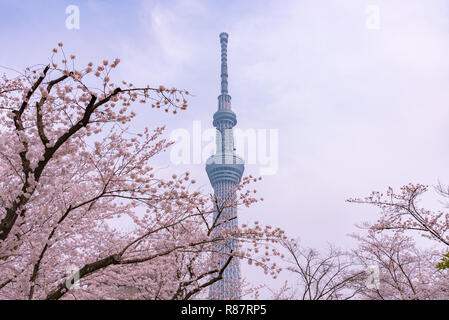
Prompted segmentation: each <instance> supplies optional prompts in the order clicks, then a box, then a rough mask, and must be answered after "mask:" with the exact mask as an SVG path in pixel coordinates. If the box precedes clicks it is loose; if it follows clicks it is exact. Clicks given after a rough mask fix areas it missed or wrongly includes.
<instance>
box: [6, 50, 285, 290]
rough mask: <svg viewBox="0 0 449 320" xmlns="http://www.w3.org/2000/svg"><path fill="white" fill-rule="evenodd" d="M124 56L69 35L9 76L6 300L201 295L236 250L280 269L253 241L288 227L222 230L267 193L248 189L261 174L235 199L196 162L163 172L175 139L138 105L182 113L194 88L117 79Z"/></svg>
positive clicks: (238, 255)
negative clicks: (69, 46)
mask: <svg viewBox="0 0 449 320" xmlns="http://www.w3.org/2000/svg"><path fill="white" fill-rule="evenodd" d="M119 62H120V60H119V59H115V60H114V61H113V62H109V61H108V60H104V61H102V62H101V63H100V64H98V65H97V64H94V63H88V64H87V65H86V66H84V67H79V66H77V65H76V57H75V56H74V55H71V56H69V57H68V56H66V54H65V52H64V50H63V45H62V43H60V44H59V45H58V48H55V49H53V55H52V56H51V58H50V61H49V63H48V64H46V65H37V66H34V67H29V68H26V69H25V70H24V72H20V73H18V75H17V76H15V77H7V76H6V75H5V76H3V77H2V79H1V82H0V128H1V135H0V140H1V141H0V274H1V275H2V276H1V279H0V299H61V298H64V299H91V298H95V299H98V298H100V299H130V298H131V299H191V298H201V297H204V296H205V294H204V292H205V289H206V288H208V286H210V285H211V284H213V283H214V282H216V281H219V280H220V279H221V278H222V274H223V272H224V270H225V269H226V267H227V266H228V265H229V263H230V261H231V260H232V259H246V260H247V261H250V262H251V263H252V262H256V264H257V265H258V266H259V267H261V268H263V269H264V270H265V272H266V273H269V274H271V275H272V276H276V274H277V273H278V272H279V268H277V266H276V265H275V263H272V262H271V261H270V260H269V259H268V260H267V257H269V256H273V255H277V254H278V252H276V251H273V250H271V251H269V252H268V251H267V252H266V253H263V252H261V253H260V254H259V255H258V254H256V253H255V252H254V251H252V252H251V251H248V250H247V249H245V246H244V244H245V243H248V244H251V245H254V247H256V248H258V247H259V246H263V247H262V248H264V247H265V246H266V245H267V244H271V243H273V242H276V241H278V240H279V239H283V238H284V237H285V236H284V234H283V231H282V230H280V229H279V228H271V227H262V226H260V225H259V224H254V225H252V226H243V227H242V228H239V229H238V230H226V228H218V227H219V226H220V225H221V224H222V223H223V217H221V220H217V219H216V220H215V221H214V220H213V218H212V217H213V212H214V211H218V212H219V213H220V212H225V211H226V210H225V209H226V208H227V207H229V206H240V205H244V206H250V205H252V204H253V203H255V202H257V201H259V199H256V198H255V197H254V196H253V195H254V192H253V190H251V189H250V188H251V185H250V184H251V183H254V181H255V180H257V179H256V178H249V177H246V178H244V179H243V180H242V183H241V184H240V185H239V186H238V188H237V189H238V190H237V193H236V194H235V195H233V197H232V199H229V201H218V200H220V199H214V198H213V197H212V196H210V195H208V194H204V193H203V192H202V191H201V190H200V189H196V188H195V187H194V184H195V180H194V179H192V177H191V176H190V174H189V172H185V173H183V174H180V175H179V174H178V175H176V174H173V175H172V176H171V177H170V178H168V179H167V178H162V177H160V176H158V173H157V170H156V169H155V168H153V167H152V160H153V158H154V157H155V156H157V155H158V154H160V153H161V152H162V151H164V150H166V149H167V148H169V147H170V145H171V142H170V141H168V140H166V139H165V138H164V136H163V131H164V127H163V126H160V127H156V128H154V129H153V130H150V129H149V128H145V129H144V130H143V131H142V132H139V133H132V132H130V131H129V130H128V128H129V126H130V125H132V121H133V119H134V118H135V117H136V113H135V112H134V111H132V106H134V105H135V104H138V103H140V104H143V105H149V106H151V107H152V108H154V109H163V110H165V112H172V113H173V114H176V113H178V112H180V111H183V110H185V109H186V108H187V100H186V98H187V96H188V95H189V93H188V92H187V91H185V90H178V89H176V88H171V89H168V88H165V87H163V86H156V87H152V86H150V85H146V86H142V87H137V86H134V85H133V84H132V83H130V82H127V81H121V82H120V84H118V82H114V81H113V80H112V77H113V75H112V74H113V72H112V71H113V70H114V68H116V67H117V66H118V64H119ZM218 204H220V205H218ZM225 222H226V217H225ZM122 223H125V224H127V225H128V226H130V227H129V228H121V227H120V225H121V224H122ZM229 239H237V240H238V241H239V246H238V250H236V251H235V252H230V253H228V254H227V255H226V257H224V259H225V261H226V263H224V264H223V265H222V266H221V267H217V263H216V261H213V260H211V258H210V257H211V256H212V254H213V253H214V251H216V248H217V244H220V243H225V242H226V241H229ZM267 248H268V246H267ZM261 251H263V250H262V249H261ZM222 258H223V257H222Z"/></svg>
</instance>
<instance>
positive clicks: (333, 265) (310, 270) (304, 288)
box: [274, 239, 364, 300]
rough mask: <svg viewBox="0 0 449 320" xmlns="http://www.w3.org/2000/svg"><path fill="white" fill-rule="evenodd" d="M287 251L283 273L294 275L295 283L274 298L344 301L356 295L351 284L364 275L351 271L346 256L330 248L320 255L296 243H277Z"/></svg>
mask: <svg viewBox="0 0 449 320" xmlns="http://www.w3.org/2000/svg"><path fill="white" fill-rule="evenodd" d="M281 243H282V245H283V247H284V248H285V249H286V250H287V256H286V258H285V259H284V260H285V261H286V262H287V264H288V267H287V270H288V271H290V272H292V273H293V274H295V275H296V278H297V283H296V284H290V287H289V286H288V285H287V284H285V285H284V286H283V287H281V289H280V290H278V291H276V292H275V294H274V298H279V299H299V300H348V299H351V298H353V297H355V296H356V295H357V294H358V288H356V286H353V285H352V283H353V282H355V281H359V280H360V279H361V278H364V272H362V271H360V270H359V268H356V267H354V263H353V262H352V260H351V257H350V255H348V254H347V253H345V252H343V251H342V250H340V249H338V248H335V247H334V246H332V245H330V246H329V248H328V250H327V251H326V252H324V253H320V252H319V251H318V250H316V249H313V248H305V247H302V246H301V245H300V244H299V242H298V241H297V240H293V239H291V240H284V241H282V242H281Z"/></svg>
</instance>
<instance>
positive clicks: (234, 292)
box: [206, 32, 244, 300]
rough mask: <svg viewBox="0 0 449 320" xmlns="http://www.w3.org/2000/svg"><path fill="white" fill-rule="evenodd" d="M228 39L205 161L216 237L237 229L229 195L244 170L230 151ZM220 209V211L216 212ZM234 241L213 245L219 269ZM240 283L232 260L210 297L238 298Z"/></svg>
mask: <svg viewBox="0 0 449 320" xmlns="http://www.w3.org/2000/svg"><path fill="white" fill-rule="evenodd" d="M228 37H229V36H228V34H227V33H224V32H223V33H221V34H220V45H221V94H220V95H219V96H218V111H217V112H215V114H214V117H213V125H214V127H215V128H217V137H216V143H217V152H216V154H215V155H212V156H211V157H210V158H209V159H208V160H207V162H206V172H207V175H208V177H209V180H210V183H211V185H212V187H213V189H214V196H215V197H216V199H217V204H218V205H217V208H216V209H215V213H214V216H213V219H214V221H215V220H217V221H218V222H219V223H220V224H219V226H218V228H217V230H218V232H216V234H219V233H221V232H223V231H224V230H225V229H226V228H230V229H231V230H233V229H237V226H238V221H237V208H236V207H235V206H234V205H233V203H234V200H233V196H234V195H235V191H236V186H237V184H238V183H239V182H240V179H241V178H242V174H243V171H244V161H243V159H242V158H240V157H238V156H236V155H235V149H234V135H233V131H232V128H233V127H234V126H235V125H236V124H237V117H236V115H235V113H234V112H233V111H232V110H231V96H230V95H229V93H228V65H227V46H228ZM223 207H224V209H223V210H220V209H221V208H223ZM218 208H220V209H218ZM220 212H221V213H220ZM218 215H219V217H218V219H217V216H218ZM236 242H237V240H235V239H229V240H226V241H225V242H224V243H223V244H220V245H216V247H215V249H216V251H217V252H218V253H217V254H215V256H216V257H217V258H218V261H219V263H218V265H219V267H221V266H223V265H224V263H226V261H227V260H228V255H227V254H229V253H230V252H232V251H234V250H235V248H236ZM240 280H241V277H240V264H239V261H238V260H237V259H236V258H234V259H232V260H231V262H230V264H229V265H228V267H227V268H226V270H225V271H224V273H223V279H222V280H220V281H218V282H215V283H214V284H213V285H212V286H211V288H210V293H209V296H210V298H211V299H217V300H225V299H240V297H241V288H240Z"/></svg>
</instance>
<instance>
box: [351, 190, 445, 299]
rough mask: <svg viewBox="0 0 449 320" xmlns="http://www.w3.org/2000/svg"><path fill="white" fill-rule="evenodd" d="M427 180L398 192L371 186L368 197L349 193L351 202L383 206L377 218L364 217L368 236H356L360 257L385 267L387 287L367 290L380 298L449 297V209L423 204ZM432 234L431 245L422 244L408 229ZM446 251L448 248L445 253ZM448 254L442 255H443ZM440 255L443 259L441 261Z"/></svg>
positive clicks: (442, 193)
mask: <svg viewBox="0 0 449 320" xmlns="http://www.w3.org/2000/svg"><path fill="white" fill-rule="evenodd" d="M436 190H437V192H438V193H439V194H440V195H442V196H443V197H446V198H449V189H448V188H445V187H443V186H442V185H441V184H439V185H438V186H437V187H436ZM427 191H428V186H425V185H422V184H408V185H405V186H403V187H401V188H400V190H399V192H395V191H394V190H393V188H391V187H389V188H388V189H387V191H386V192H385V193H381V192H372V193H371V195H370V196H368V197H365V198H354V199H349V200H348V201H349V202H351V203H360V204H370V205H374V206H376V207H378V208H380V217H379V218H378V220H377V221H376V222H374V223H365V224H364V226H363V227H365V228H367V229H368V232H369V236H367V237H365V238H364V237H360V236H356V238H357V239H358V240H359V241H360V243H361V248H362V249H360V250H359V253H356V256H357V257H358V259H359V261H360V262H362V263H365V262H366V261H369V260H372V261H373V262H376V263H377V264H378V265H379V266H381V267H382V268H383V269H382V270H383V271H382V272H383V276H384V278H385V279H386V280H384V281H382V283H384V284H385V286H387V287H389V289H385V290H386V291H384V292H377V293H375V294H373V293H370V294H365V296H369V297H372V298H378V299H384V298H387V299H447V298H449V296H448V293H447V290H446V288H447V287H448V284H449V283H448V281H447V279H448V278H449V277H448V274H447V273H446V272H445V271H447V270H444V269H447V266H448V264H447V261H448V260H447V257H448V255H447V252H448V246H449V214H448V213H446V212H444V211H434V210H428V209H425V208H422V207H421V206H420V204H419V202H420V200H421V197H422V195H423V194H425V193H426V192H427ZM413 233H415V234H419V235H421V236H422V237H424V238H426V239H429V240H430V242H431V243H432V244H433V245H432V246H431V249H428V250H419V249H417V247H416V245H415V242H414V241H413V240H412V238H410V237H409V235H412V234H413ZM379 237H381V238H379ZM445 252H446V254H444V253H445ZM443 254H444V255H443ZM438 258H439V259H440V261H438Z"/></svg>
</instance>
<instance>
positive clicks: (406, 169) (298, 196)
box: [0, 0, 449, 279]
mask: <svg viewBox="0 0 449 320" xmlns="http://www.w3.org/2000/svg"><path fill="white" fill-rule="evenodd" d="M69 5H75V6H77V7H78V8H79V12H80V25H79V29H68V28H67V27H66V19H67V17H68V16H69V14H67V13H66V8H67V7H68V6H69ZM373 19H374V20H373ZM373 21H374V22H373ZM221 32H227V33H228V34H229V45H228V68H229V91H230V94H231V96H232V108H233V110H234V112H235V113H236V114H237V118H238V124H237V127H238V128H240V129H243V130H248V129H250V130H262V131H264V130H265V131H266V132H269V130H270V129H273V130H277V132H278V139H277V140H276V141H277V142H276V146H277V149H278V158H279V160H278V168H277V170H276V171H275V172H274V174H270V175H264V176H263V180H262V181H261V182H260V183H258V186H257V189H258V194H259V195H260V196H262V197H264V199H265V201H264V202H263V203H261V204H257V205H255V206H253V207H251V208H248V209H242V210H240V211H239V219H240V222H246V221H253V220H258V221H260V222H261V223H264V224H270V225H274V226H279V227H281V228H283V229H284V230H286V232H287V233H288V234H289V235H290V236H292V237H298V238H300V239H301V242H302V243H303V244H304V245H307V246H313V247H317V248H323V247H325V246H326V244H327V243H333V244H335V245H337V246H340V247H342V248H351V247H352V246H353V245H354V243H353V240H352V239H351V238H350V237H348V234H350V233H353V232H356V231H357V228H356V227H355V226H354V225H355V224H357V223H360V222H362V221H367V220H368V221H370V220H371V221H372V220H374V219H375V218H376V216H377V215H376V212H377V210H376V209H374V208H370V207H365V206H360V205H354V204H349V203H347V202H345V200H346V199H348V198H350V197H358V196H365V195H368V193H369V192H370V191H372V190H380V191H381V190H385V189H386V188H387V187H388V186H392V187H394V188H398V187H400V186H401V185H404V184H407V183H409V182H414V183H423V184H428V185H431V186H432V185H435V184H436V183H437V182H438V180H440V181H441V182H442V183H443V184H444V183H447V184H449V170H448V165H447V164H448V163H449V148H448V140H449V139H448V138H449V130H448V129H447V128H448V124H449V108H448V107H447V104H448V101H449V90H448V89H449V59H448V58H447V57H449V2H448V1H445V0H427V1H422V0H384V1H381V0H370V1H365V0H339V1H338V0H296V1H290V0H282V1H274V0H273V1H268V0H259V1H242V0H227V1H211V0H209V1H206V0H171V1H137V0H131V1H100V0H96V1H94V0H86V1H74V0H71V1H56V0H55V1H12V0H0V38H1V43H2V45H1V46H0V65H2V66H8V67H12V68H16V69H19V70H20V69H23V68H24V67H26V66H28V65H34V64H37V63H45V62H46V61H47V60H48V57H49V56H50V52H51V49H52V48H54V47H56V45H57V43H58V42H60V41H62V42H63V43H64V48H65V50H66V51H67V52H70V53H74V54H76V56H77V60H78V61H80V63H81V64H83V63H87V62H88V61H90V60H93V61H102V60H103V59H104V58H108V59H110V60H112V59H114V58H116V57H119V58H120V59H121V61H122V62H121V64H120V67H119V68H118V70H117V72H116V74H115V76H116V77H118V78H120V79H125V80H130V81H132V82H133V83H134V84H147V83H149V84H153V85H155V86H156V85H157V86H158V85H159V84H163V85H165V86H167V87H177V88H180V89H187V90H189V91H190V92H191V93H192V94H193V96H192V98H191V99H190V100H189V109H188V110H187V111H186V112H183V113H181V114H178V115H176V116H175V115H169V114H165V113H162V112H154V111H152V110H151V109H146V108H143V107H139V109H138V115H139V116H138V119H137V120H136V121H135V122H134V124H133V125H134V127H133V128H132V129H135V130H136V131H138V130H139V129H142V128H143V127H144V126H149V127H156V126H159V125H162V124H165V125H166V126H167V134H170V132H173V131H174V130H176V129H186V130H187V131H189V132H192V130H193V126H194V123H195V122H196V121H201V126H202V128H203V129H206V128H211V127H212V123H211V122H212V115H213V113H214V112H215V111H216V109H217V96H218V95H219V89H220V80H219V72H220V46H219V34H220V33H221ZM237 151H238V152H240V153H243V155H244V153H245V150H237ZM157 164H158V165H159V167H160V168H162V170H163V171H164V172H167V173H168V172H173V171H179V172H183V171H185V170H186V169H187V170H189V171H191V172H192V174H193V175H194V176H195V178H196V180H197V181H198V182H199V185H201V186H203V188H204V190H206V191H207V190H210V191H211V188H210V185H209V182H208V179H207V175H206V173H205V170H204V163H202V164H194V163H192V164H185V165H175V164H173V163H172V161H171V158H170V152H167V153H166V154H164V155H162V156H161V157H160V158H158V160H157ZM260 167H261V165H258V164H255V165H248V166H247V167H246V171H245V173H246V174H250V173H253V174H254V175H258V174H259V173H260ZM432 197H433V198H434V197H435V194H432ZM433 198H432V199H433ZM428 203H429V205H430V206H438V205H439V203H437V202H432V200H429V202H428ZM243 272H244V275H246V276H247V277H249V279H251V275H250V272H249V271H248V269H247V268H246V267H244V269H243Z"/></svg>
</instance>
